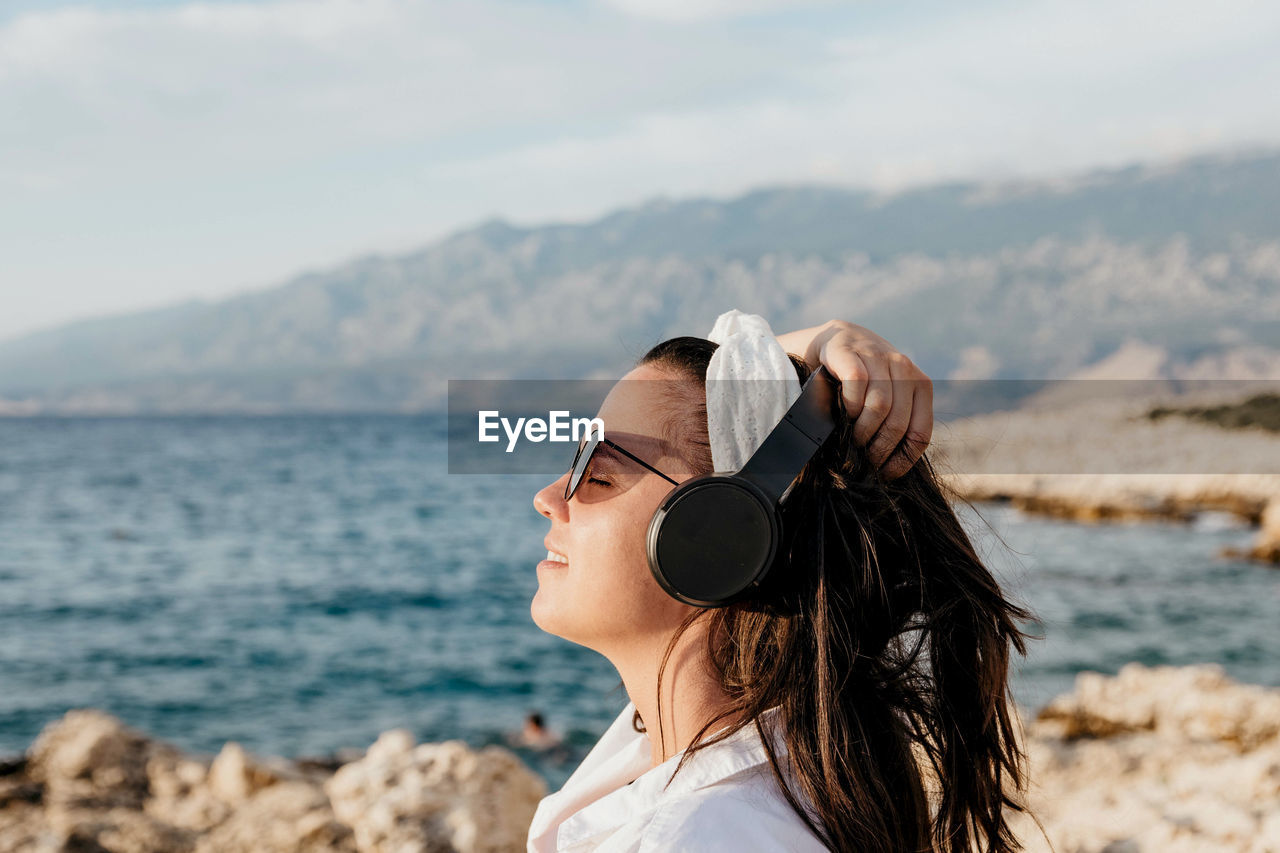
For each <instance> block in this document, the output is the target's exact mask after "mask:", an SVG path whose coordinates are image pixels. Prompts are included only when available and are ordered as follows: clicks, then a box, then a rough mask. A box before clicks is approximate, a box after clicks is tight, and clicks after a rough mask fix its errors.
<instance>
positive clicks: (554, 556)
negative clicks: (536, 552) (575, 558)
mask: <svg viewBox="0 0 1280 853" xmlns="http://www.w3.org/2000/svg"><path fill="white" fill-rule="evenodd" d="M568 565H569V558H568V557H566V556H565V555H564V554H559V553H556V552H555V551H547V558H546V559H545V560H543V561H542V562H540V563H538V568H540V569H541V568H543V567H546V568H552V569H562V568H565V567H566V566H568Z"/></svg>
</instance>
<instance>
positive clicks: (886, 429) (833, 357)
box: [778, 320, 933, 480]
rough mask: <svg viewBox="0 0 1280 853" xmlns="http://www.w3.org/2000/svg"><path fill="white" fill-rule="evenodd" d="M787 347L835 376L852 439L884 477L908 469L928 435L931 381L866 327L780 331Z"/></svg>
mask: <svg viewBox="0 0 1280 853" xmlns="http://www.w3.org/2000/svg"><path fill="white" fill-rule="evenodd" d="M778 340H779V342H780V343H782V344H783V346H784V348H789V349H788V351H794V352H797V353H800V352H802V353H804V359H805V361H808V362H809V363H810V364H815V365H816V364H823V365H826V368H827V370H828V371H830V372H831V375H832V376H834V377H836V378H837V379H839V380H840V390H841V396H842V397H843V398H844V404H845V411H846V413H847V414H848V416H849V418H850V419H851V420H853V423H854V428H853V435H854V441H855V443H856V444H858V445H859V446H865V447H867V455H868V457H869V458H870V460H871V462H872V464H874V465H876V466H877V467H878V468H879V469H880V473H881V476H883V477H884V478H885V479H887V480H892V479H895V478H896V477H900V476H901V475H902V474H905V473H906V472H907V471H908V470H910V469H911V466H912V465H914V464H915V463H916V462H917V461H918V460H919V459H920V457H921V456H922V455H923V454H924V452H925V450H926V448H928V446H929V441H930V439H931V438H932V437H933V383H932V382H931V381H930V380H929V377H928V376H926V375H925V373H924V371H922V370H921V369H920V368H919V367H917V366H916V365H915V363H914V362H912V361H911V359H909V358H908V357H907V356H906V355H904V354H903V353H901V352H899V351H898V350H896V349H894V347H893V345H892V344H890V343H889V342H888V341H886V340H885V339H884V338H882V337H880V336H879V335H877V334H876V333H875V332H872V331H871V330H870V329H867V328H864V327H862V326H857V325H854V324H853V323H847V322H844V321H840V320H832V321H830V322H828V323H825V324H823V325H822V326H815V327H813V328H812V329H802V330H800V331H798V332H788V333H786V334H783V335H781V336H779V338H778Z"/></svg>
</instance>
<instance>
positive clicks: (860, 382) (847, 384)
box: [818, 344, 871, 418]
mask: <svg viewBox="0 0 1280 853" xmlns="http://www.w3.org/2000/svg"><path fill="white" fill-rule="evenodd" d="M818 360H819V363H820V364H823V365H825V366H826V368H827V371H828V372H830V373H831V375H832V376H834V377H835V378H836V379H839V380H840V392H841V396H842V397H844V408H845V411H846V412H847V413H848V415H849V417H850V418H857V417H858V416H859V415H861V414H862V401H863V400H864V399H865V398H866V396H867V381H868V380H869V379H870V378H871V373H870V371H868V370H867V366H866V364H865V363H863V361H862V356H860V355H858V353H857V351H856V350H854V349H853V348H852V347H850V346H848V345H844V346H841V345H838V344H831V345H829V346H824V347H823V349H822V352H821V354H820V356H819V359H818Z"/></svg>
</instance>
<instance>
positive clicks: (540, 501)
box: [533, 471, 569, 521]
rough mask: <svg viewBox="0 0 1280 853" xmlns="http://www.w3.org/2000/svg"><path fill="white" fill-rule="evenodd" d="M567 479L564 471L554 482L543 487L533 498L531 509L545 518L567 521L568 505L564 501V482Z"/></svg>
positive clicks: (567, 476) (567, 474)
mask: <svg viewBox="0 0 1280 853" xmlns="http://www.w3.org/2000/svg"><path fill="white" fill-rule="evenodd" d="M568 478H569V472H568V471H566V472H565V473H563V474H561V475H560V476H559V477H557V478H556V480H555V481H554V482H551V483H548V484H547V485H545V486H543V487H542V488H541V489H540V490H539V491H538V493H537V494H536V495H534V496H533V508H534V509H536V510H537V511H538V512H539V513H541V514H542V515H545V516H546V517H547V518H551V519H558V520H560V521H568V520H569V505H568V504H567V503H566V502H565V499H564V487H565V481H566V480H567V479H568Z"/></svg>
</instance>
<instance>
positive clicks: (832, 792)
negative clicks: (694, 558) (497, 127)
mask: <svg viewBox="0 0 1280 853" xmlns="http://www.w3.org/2000/svg"><path fill="white" fill-rule="evenodd" d="M715 349H716V345H715V344H713V343H711V342H710V341H706V340H702V339H700V338H674V339H672V340H669V341H665V342H663V343H661V344H659V345H657V346H656V347H654V348H653V349H652V350H650V351H649V352H648V353H646V354H645V355H644V357H643V358H642V359H641V360H640V363H641V364H652V365H654V366H657V367H661V368H664V369H666V370H668V371H669V372H671V373H673V374H675V375H677V376H678V377H680V378H682V379H684V378H688V379H693V380H696V382H695V383H692V384H691V383H673V385H682V386H685V387H687V388H690V389H692V390H693V391H699V392H701V393H687V394H681V395H679V396H680V398H681V399H677V400H675V401H673V412H678V413H679V414H677V416H676V417H675V418H673V419H672V424H671V428H672V430H673V432H674V433H675V435H673V438H674V439H675V440H676V442H677V445H678V446H679V447H681V450H682V452H683V453H684V454H685V455H686V456H687V458H688V461H689V462H690V464H691V465H692V466H693V468H694V470H697V471H703V472H710V471H711V468H712V463H711V453H710V445H709V441H708V439H707V426H706V401H705V391H704V390H703V389H704V388H705V384H704V383H705V376H706V369H707V364H708V362H709V361H710V358H711V354H712V353H713V352H714V351H715ZM792 361H793V363H794V364H795V366H796V371H797V374H798V375H799V377H800V379H801V380H803V379H805V378H806V377H807V375H808V373H809V368H808V367H807V366H806V365H805V364H804V362H803V361H801V360H800V359H797V358H794V357H793V358H792ZM837 396H838V395H837ZM948 500H959V497H958V496H957V495H955V494H954V493H951V492H949V491H948V490H946V488H945V487H944V485H943V484H942V483H941V482H940V480H939V479H938V477H937V476H936V474H935V472H934V470H933V467H932V465H931V463H930V462H929V459H928V458H927V454H926V455H925V456H924V457H922V458H921V459H920V460H919V461H918V462H916V464H915V465H914V466H913V467H912V468H911V470H910V471H908V472H907V473H906V474H904V475H902V476H901V477H899V478H897V479H896V480H893V481H892V482H887V483H886V482H884V481H882V479H881V478H880V477H879V476H878V475H877V474H876V473H875V471H874V467H873V466H872V464H871V463H870V460H869V459H868V457H867V455H866V450H865V448H863V447H859V446H855V443H854V440H853V424H852V423H851V422H850V421H849V420H848V418H847V417H845V415H844V411H843V407H841V410H840V412H839V414H838V418H837V428H836V431H835V433H833V434H832V437H831V438H830V439H828V440H827V442H826V443H825V444H824V445H823V447H822V448H821V449H820V450H819V451H818V454H817V455H816V456H815V457H814V458H813V459H812V460H811V461H810V462H809V464H808V465H807V466H806V467H805V469H804V471H803V472H802V474H801V476H800V479H799V481H798V482H797V483H796V484H795V486H794V487H793V489H792V491H791V494H790V496H789V498H788V500H787V502H786V504H785V505H784V506H783V508H782V522H783V541H782V542H781V544H780V547H779V552H778V553H779V556H778V560H777V562H776V563H775V564H774V566H773V567H772V569H771V570H770V572H769V575H768V576H767V578H766V580H765V582H764V584H763V585H762V586H761V587H760V588H759V589H758V591H757V593H756V594H754V595H753V596H752V597H751V598H749V599H745V600H741V601H738V602H735V603H733V604H731V605H728V606H726V607H721V608H714V609H707V610H698V611H696V612H694V613H692V614H690V617H689V618H688V619H686V620H685V622H684V623H683V624H682V625H681V627H680V628H679V629H678V630H677V631H676V633H675V635H674V636H673V637H672V639H671V642H670V643H669V645H668V647H667V653H666V655H664V657H663V660H662V666H661V668H660V669H659V673H658V685H659V691H661V684H662V671H663V670H665V668H666V664H667V661H668V658H669V657H670V655H671V652H672V650H673V649H674V648H675V647H676V644H677V642H678V641H679V639H680V637H681V635H683V634H684V632H685V631H686V630H687V629H688V628H689V627H690V626H691V625H692V624H693V623H694V622H695V621H698V620H706V627H707V631H706V635H707V642H708V649H707V652H708V657H709V660H710V663H711V667H712V672H713V673H715V675H716V676H717V677H718V679H719V681H720V686H721V688H722V689H723V691H724V693H725V695H726V696H728V697H729V704H728V706H727V707H725V708H723V710H722V711H721V712H720V713H718V714H717V715H716V716H715V717H714V718H712V719H711V720H710V721H708V722H707V724H706V725H705V726H703V727H702V729H701V730H700V731H699V732H698V734H697V735H696V736H695V737H694V739H693V745H692V746H690V747H689V748H688V749H687V750H685V752H684V755H683V756H682V757H681V759H680V761H679V762H678V763H677V766H676V770H675V773H673V774H672V778H674V776H675V774H676V773H679V771H680V768H681V767H683V766H684V763H685V761H687V760H688V759H689V758H690V757H691V756H692V755H693V754H694V753H696V752H697V751H698V750H700V749H705V748H706V747H708V746H711V745H712V744H715V743H718V742H720V741H721V740H724V739H725V738H727V737H729V736H731V735H733V734H734V733H735V732H737V731H739V730H741V729H742V728H743V727H745V726H746V725H748V724H754V726H755V728H756V731H757V732H758V733H759V735H760V737H761V740H762V742H763V743H764V746H765V749H766V752H767V753H768V756H769V761H770V764H771V766H772V768H773V774H774V776H775V778H776V780H777V782H778V784H779V785H780V787H781V789H782V792H783V794H784V796H785V797H786V799H787V801H788V802H789V803H790V805H791V807H792V808H793V809H795V811H796V812H797V814H799V815H800V817H801V818H802V819H803V820H804V821H805V823H806V825H808V826H809V828H810V829H811V830H812V831H813V832H814V834H815V835H816V836H817V837H818V838H819V839H821V841H822V842H823V843H824V844H825V845H826V846H827V847H828V848H830V849H832V850H841V851H844V850H848V851H859V853H874V851H894V853H898V851H936V853H943V851H945V853H961V851H963V853H969V851H971V850H974V849H981V850H990V851H997V853H1003V851H1012V850H1017V849H1020V845H1019V844H1018V841H1017V839H1016V838H1015V837H1014V836H1013V834H1012V832H1011V830H1010V828H1009V824H1008V821H1007V819H1006V815H1007V810H1016V811H1021V810H1022V807H1021V805H1020V803H1019V800H1020V794H1021V791H1022V788H1023V779H1024V769H1023V767H1024V757H1023V755H1022V753H1021V752H1020V749H1019V746H1018V742H1017V739H1016V733H1015V718H1014V712H1013V707H1012V699H1011V697H1010V695H1009V689H1008V673H1009V656H1010V650H1011V648H1012V649H1016V650H1017V651H1018V653H1019V654H1025V651H1026V650H1025V636H1026V635H1024V634H1023V632H1022V631H1021V630H1020V629H1019V627H1018V625H1017V622H1018V620H1024V619H1029V618H1030V614H1029V613H1028V612H1027V611H1026V610H1024V609H1023V608H1021V607H1019V606H1017V605H1015V604H1013V603H1012V602H1010V601H1009V600H1007V599H1006V598H1005V597H1004V595H1003V594H1002V592H1001V590H1000V587H999V585H998V584H997V583H996V580H995V578H994V577H992V575H991V572H990V571H988V569H987V568H986V566H984V565H983V563H982V560H981V559H980V558H979V557H978V555H977V553H976V552H975V550H974V547H973V545H972V543H971V542H970V540H969V537H968V535H967V533H966V532H965V530H964V528H963V526H962V525H961V524H960V522H959V520H958V519H957V517H956V515H955V513H954V511H953V510H952V508H951V505H950V504H949V503H948ZM774 707H777V708H778V709H779V711H778V714H779V716H778V722H779V723H780V725H781V734H782V736H783V737H784V738H785V743H786V755H785V756H781V757H780V756H779V755H778V752H777V751H776V750H775V749H774V748H773V743H772V740H771V736H770V735H766V732H765V729H764V727H763V726H762V724H761V714H762V713H763V712H764V711H766V710H768V709H770V708H774ZM659 709H661V701H659ZM659 715H661V711H659ZM725 719H732V720H736V722H734V723H732V724H730V725H728V726H726V728H724V729H723V730H721V731H719V732H717V734H716V735H715V736H714V737H712V738H710V739H708V740H706V741H703V740H702V738H703V736H704V735H705V734H706V733H707V732H708V731H710V730H714V727H716V724H717V723H721V722H722V721H724V720H725ZM634 725H635V727H636V729H637V730H639V731H644V730H645V728H644V724H643V721H642V720H641V719H640V717H639V713H638V712H637V714H636V717H635V720H634ZM658 726H659V731H660V732H662V731H664V730H663V729H662V721H661V716H660V718H659V721H658ZM788 778H791V779H794V788H795V789H794V790H793V786H792V785H791V784H789V783H788Z"/></svg>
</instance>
